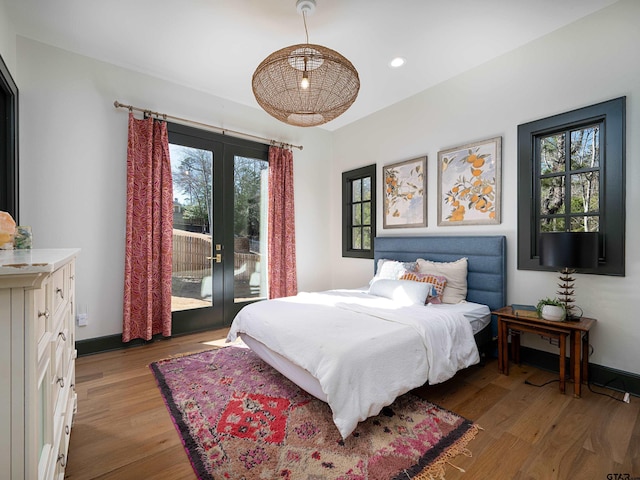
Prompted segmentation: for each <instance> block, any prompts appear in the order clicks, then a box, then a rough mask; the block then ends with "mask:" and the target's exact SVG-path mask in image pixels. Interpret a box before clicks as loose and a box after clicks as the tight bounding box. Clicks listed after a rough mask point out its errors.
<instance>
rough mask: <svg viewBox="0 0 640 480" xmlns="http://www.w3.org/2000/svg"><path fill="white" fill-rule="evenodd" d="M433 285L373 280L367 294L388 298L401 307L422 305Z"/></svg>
mask: <svg viewBox="0 0 640 480" xmlns="http://www.w3.org/2000/svg"><path fill="white" fill-rule="evenodd" d="M432 288H433V285H431V284H430V283H425V282H413V281H411V280H391V279H388V278H377V279H375V278H374V279H373V281H372V282H371V286H370V287H369V293H370V294H371V295H376V296H378V297H385V298H390V299H391V300H393V301H395V302H398V303H399V304H400V305H402V306H409V305H424V304H425V302H426V301H427V297H428V296H429V293H431V289H432Z"/></svg>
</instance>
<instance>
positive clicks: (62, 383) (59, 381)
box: [56, 377, 64, 388]
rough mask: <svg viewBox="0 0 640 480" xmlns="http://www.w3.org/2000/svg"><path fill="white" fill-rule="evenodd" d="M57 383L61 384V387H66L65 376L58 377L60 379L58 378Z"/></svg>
mask: <svg viewBox="0 0 640 480" xmlns="http://www.w3.org/2000/svg"><path fill="white" fill-rule="evenodd" d="M56 383H59V384H60V388H64V378H62V377H58V379H57V380H56Z"/></svg>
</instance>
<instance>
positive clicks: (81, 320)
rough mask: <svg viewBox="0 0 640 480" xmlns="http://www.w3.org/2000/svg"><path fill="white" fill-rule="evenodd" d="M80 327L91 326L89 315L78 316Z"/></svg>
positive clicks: (80, 314) (81, 314)
mask: <svg viewBox="0 0 640 480" xmlns="http://www.w3.org/2000/svg"><path fill="white" fill-rule="evenodd" d="M76 319H77V321H78V326H79V327H86V326H87V325H88V324H89V315H88V314H87V313H79V314H78V315H76Z"/></svg>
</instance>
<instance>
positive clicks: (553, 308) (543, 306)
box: [536, 298, 566, 322]
mask: <svg viewBox="0 0 640 480" xmlns="http://www.w3.org/2000/svg"><path fill="white" fill-rule="evenodd" d="M536 310H537V311H538V315H539V316H540V317H542V318H543V319H545V320H550V321H553V322H561V321H562V320H564V318H565V316H566V312H565V309H564V303H562V302H561V301H560V300H558V299H557V298H543V299H542V300H540V301H539V302H538V305H536Z"/></svg>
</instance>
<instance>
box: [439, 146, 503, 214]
mask: <svg viewBox="0 0 640 480" xmlns="http://www.w3.org/2000/svg"><path fill="white" fill-rule="evenodd" d="M501 197H502V137H494V138H489V139H487V140H481V141H479V142H474V143H468V144H466V145H461V146H458V147H453V148H448V149H446V150H442V151H440V152H438V226H456V225H495V224H499V223H500V222H501V219H500V215H501Z"/></svg>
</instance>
